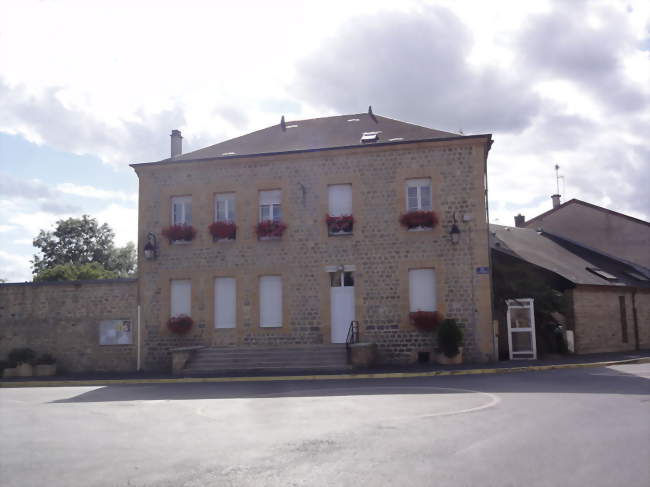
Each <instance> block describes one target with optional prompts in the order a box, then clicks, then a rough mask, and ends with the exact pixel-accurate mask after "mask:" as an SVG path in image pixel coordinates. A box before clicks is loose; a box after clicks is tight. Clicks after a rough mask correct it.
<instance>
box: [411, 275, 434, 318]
mask: <svg viewBox="0 0 650 487" xmlns="http://www.w3.org/2000/svg"><path fill="white" fill-rule="evenodd" d="M409 310H410V311H411V312H412V313H413V312H416V311H436V280H435V271H434V270H433V269H410V270H409Z"/></svg>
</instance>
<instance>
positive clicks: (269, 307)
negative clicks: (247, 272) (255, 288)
mask: <svg viewBox="0 0 650 487" xmlns="http://www.w3.org/2000/svg"><path fill="white" fill-rule="evenodd" d="M260 326H262V327H281V326H282V277H280V276H262V277H260Z"/></svg>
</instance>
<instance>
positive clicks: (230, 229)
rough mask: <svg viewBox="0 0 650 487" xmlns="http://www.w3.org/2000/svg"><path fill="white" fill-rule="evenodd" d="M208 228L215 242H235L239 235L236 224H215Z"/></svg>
mask: <svg viewBox="0 0 650 487" xmlns="http://www.w3.org/2000/svg"><path fill="white" fill-rule="evenodd" d="M208 228H209V229H210V233H211V234H212V237H213V238H214V239H215V240H224V239H230V240H234V239H235V236H236V235H237V225H235V223H234V222H229V221H227V222H214V223H211V224H210V226H209V227H208Z"/></svg>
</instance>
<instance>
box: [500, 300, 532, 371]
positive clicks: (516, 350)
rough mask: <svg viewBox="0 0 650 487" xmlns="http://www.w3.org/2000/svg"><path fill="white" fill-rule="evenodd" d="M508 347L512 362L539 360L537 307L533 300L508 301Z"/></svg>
mask: <svg viewBox="0 0 650 487" xmlns="http://www.w3.org/2000/svg"><path fill="white" fill-rule="evenodd" d="M506 304H507V305H508V315H507V318H508V347H509V349H510V360H513V359H529V360H530V359H532V360H536V359H537V344H536V343H535V307H534V304H533V300H532V299H530V298H527V299H508V300H506Z"/></svg>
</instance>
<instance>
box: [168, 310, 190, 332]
mask: <svg viewBox="0 0 650 487" xmlns="http://www.w3.org/2000/svg"><path fill="white" fill-rule="evenodd" d="M193 324H194V320H192V318H190V317H189V316H187V315H179V316H172V317H171V318H169V321H168V322H167V327H168V328H169V330H170V331H171V332H172V333H177V334H179V335H184V334H185V333H187V332H188V331H190V329H191V328H192V325H193Z"/></svg>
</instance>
